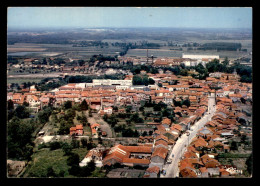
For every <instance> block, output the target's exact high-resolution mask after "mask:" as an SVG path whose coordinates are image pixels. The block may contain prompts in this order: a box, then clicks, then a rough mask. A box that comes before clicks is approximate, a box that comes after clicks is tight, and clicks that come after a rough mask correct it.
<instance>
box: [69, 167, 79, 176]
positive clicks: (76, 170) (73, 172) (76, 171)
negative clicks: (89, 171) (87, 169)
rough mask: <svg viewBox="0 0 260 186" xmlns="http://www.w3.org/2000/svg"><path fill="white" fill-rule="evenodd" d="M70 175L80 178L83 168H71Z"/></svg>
mask: <svg viewBox="0 0 260 186" xmlns="http://www.w3.org/2000/svg"><path fill="white" fill-rule="evenodd" d="M68 171H69V174H70V175H73V176H80V173H81V168H80V166H79V165H72V166H71V168H69V170H68Z"/></svg>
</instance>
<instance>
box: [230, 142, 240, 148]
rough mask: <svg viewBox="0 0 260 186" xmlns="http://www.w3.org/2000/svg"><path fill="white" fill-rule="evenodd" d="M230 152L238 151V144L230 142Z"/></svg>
mask: <svg viewBox="0 0 260 186" xmlns="http://www.w3.org/2000/svg"><path fill="white" fill-rule="evenodd" d="M230 150H238V144H237V142H236V141H232V142H231V145H230Z"/></svg>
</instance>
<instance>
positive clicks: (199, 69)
mask: <svg viewBox="0 0 260 186" xmlns="http://www.w3.org/2000/svg"><path fill="white" fill-rule="evenodd" d="M195 70H196V71H197V72H198V73H200V74H204V73H205V67H204V66H203V65H202V64H201V63H199V64H198V65H196V66H195Z"/></svg>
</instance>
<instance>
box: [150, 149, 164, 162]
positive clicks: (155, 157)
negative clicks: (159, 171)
mask: <svg viewBox="0 0 260 186" xmlns="http://www.w3.org/2000/svg"><path fill="white" fill-rule="evenodd" d="M167 154H168V149H165V148H164V147H158V148H155V150H154V152H153V154H152V156H151V162H154V163H162V164H164V162H165V158H166V156H167Z"/></svg>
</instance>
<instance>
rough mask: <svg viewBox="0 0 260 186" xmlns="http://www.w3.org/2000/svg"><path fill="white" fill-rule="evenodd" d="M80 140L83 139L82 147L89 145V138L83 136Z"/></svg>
mask: <svg viewBox="0 0 260 186" xmlns="http://www.w3.org/2000/svg"><path fill="white" fill-rule="evenodd" d="M80 141H81V145H82V147H87V144H88V140H87V139H85V138H82V139H81V140H80Z"/></svg>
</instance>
